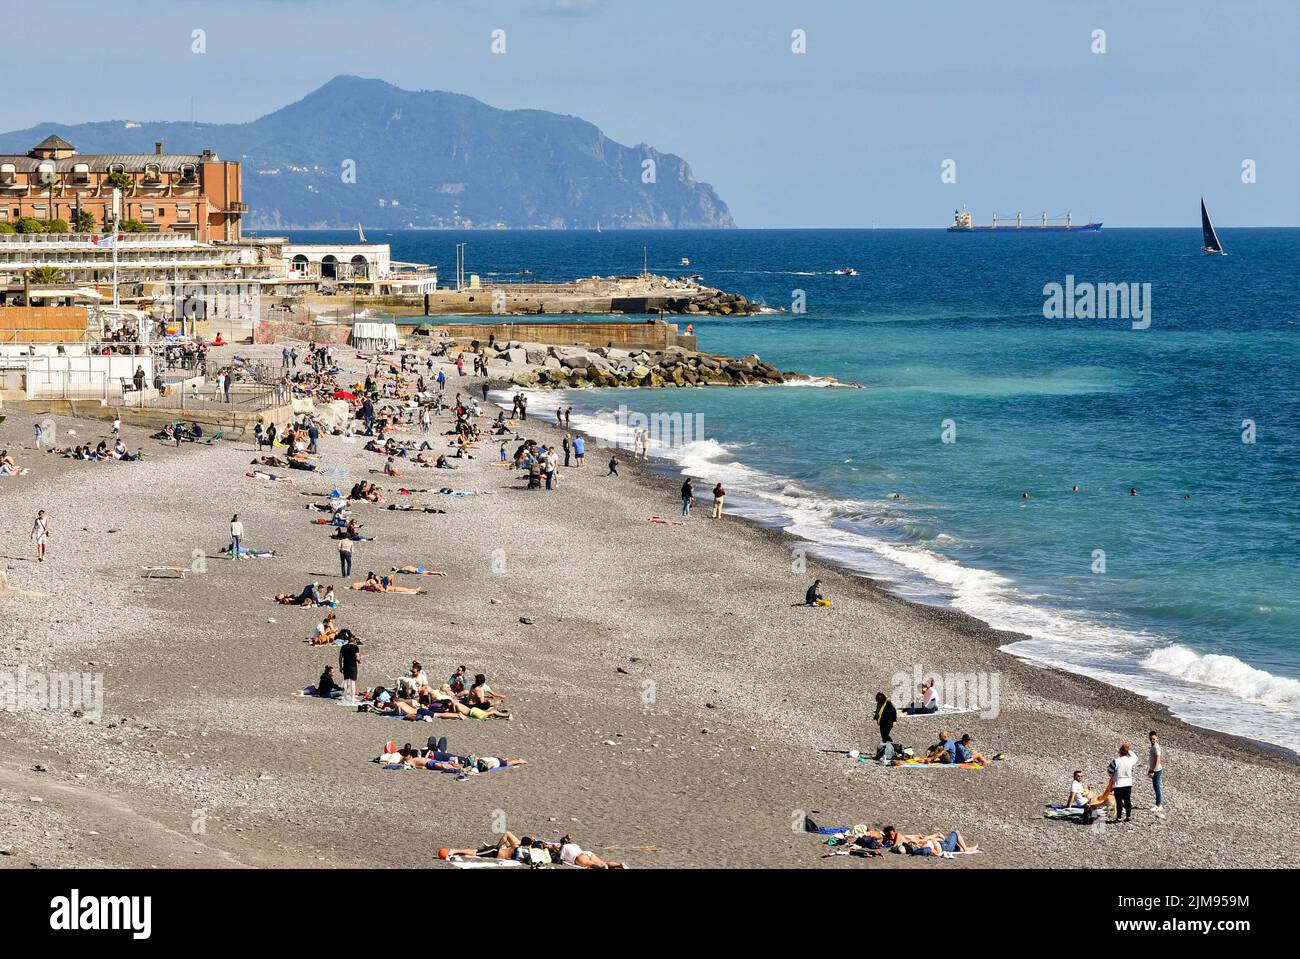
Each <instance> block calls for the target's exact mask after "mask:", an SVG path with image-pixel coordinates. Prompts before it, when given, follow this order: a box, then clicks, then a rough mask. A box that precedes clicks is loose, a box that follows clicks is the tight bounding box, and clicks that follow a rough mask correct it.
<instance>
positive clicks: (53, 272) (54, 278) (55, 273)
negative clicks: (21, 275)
mask: <svg viewBox="0 0 1300 959" xmlns="http://www.w3.org/2000/svg"><path fill="white" fill-rule="evenodd" d="M27 279H28V280H30V281H31V282H32V283H36V284H39V285H43V286H49V285H52V284H54V283H62V282H63V271H62V270H60V269H59V268H58V267H56V266H38V267H34V268H32V269H30V270H28V271H27Z"/></svg>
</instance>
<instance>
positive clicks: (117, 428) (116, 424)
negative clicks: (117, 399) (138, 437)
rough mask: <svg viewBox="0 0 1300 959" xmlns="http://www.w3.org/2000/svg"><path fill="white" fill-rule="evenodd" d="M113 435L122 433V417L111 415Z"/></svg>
mask: <svg viewBox="0 0 1300 959" xmlns="http://www.w3.org/2000/svg"><path fill="white" fill-rule="evenodd" d="M113 435H114V436H121V435H122V418H121V417H120V416H114V417H113Z"/></svg>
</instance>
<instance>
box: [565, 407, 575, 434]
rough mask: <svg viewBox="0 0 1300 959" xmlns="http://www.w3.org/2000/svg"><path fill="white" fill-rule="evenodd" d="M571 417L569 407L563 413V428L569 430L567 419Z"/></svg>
mask: <svg viewBox="0 0 1300 959" xmlns="http://www.w3.org/2000/svg"><path fill="white" fill-rule="evenodd" d="M572 416H573V407H572V406H570V407H568V408H567V409H565V411H564V428H565V429H566V430H567V429H568V428H569V418H570V417H572Z"/></svg>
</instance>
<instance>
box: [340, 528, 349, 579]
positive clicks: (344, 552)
mask: <svg viewBox="0 0 1300 959" xmlns="http://www.w3.org/2000/svg"><path fill="white" fill-rule="evenodd" d="M339 575H340V576H342V577H343V578H344V579H347V577H349V576H351V575H352V539H351V537H348V536H345V537H343V538H342V539H341V540H339Z"/></svg>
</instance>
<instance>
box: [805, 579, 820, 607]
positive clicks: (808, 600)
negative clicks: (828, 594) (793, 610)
mask: <svg viewBox="0 0 1300 959" xmlns="http://www.w3.org/2000/svg"><path fill="white" fill-rule="evenodd" d="M822 598H823V597H822V581H821V580H820V579H815V580H813V584H812V585H811V586H809V587H808V592H806V593H804V594H803V601H804V605H805V606H816V605H817V601H818V600H819V599H822Z"/></svg>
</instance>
